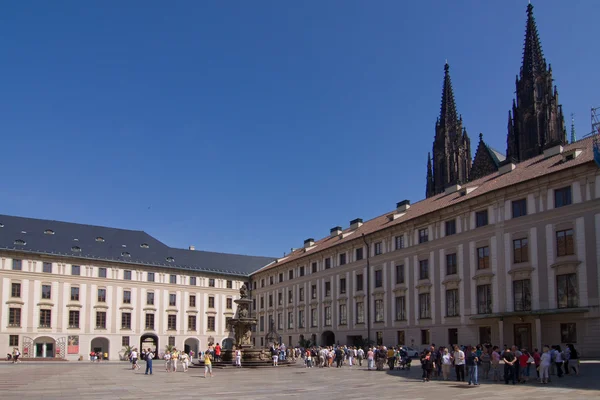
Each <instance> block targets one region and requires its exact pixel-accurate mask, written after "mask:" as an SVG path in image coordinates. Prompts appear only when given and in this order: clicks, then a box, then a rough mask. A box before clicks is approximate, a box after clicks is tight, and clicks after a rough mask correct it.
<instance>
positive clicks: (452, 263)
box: [446, 253, 457, 275]
mask: <svg viewBox="0 0 600 400" xmlns="http://www.w3.org/2000/svg"><path fill="white" fill-rule="evenodd" d="M456 273H457V263H456V253H452V254H446V275H456Z"/></svg>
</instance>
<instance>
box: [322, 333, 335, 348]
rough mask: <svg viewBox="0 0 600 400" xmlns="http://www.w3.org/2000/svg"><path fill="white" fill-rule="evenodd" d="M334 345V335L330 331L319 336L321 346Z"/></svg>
mask: <svg viewBox="0 0 600 400" xmlns="http://www.w3.org/2000/svg"><path fill="white" fill-rule="evenodd" d="M334 344H335V334H334V333H333V332H331V331H325V332H323V333H322V334H321V346H333V345H334Z"/></svg>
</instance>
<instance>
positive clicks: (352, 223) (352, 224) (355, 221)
mask: <svg viewBox="0 0 600 400" xmlns="http://www.w3.org/2000/svg"><path fill="white" fill-rule="evenodd" d="M362 224H363V220H362V218H356V219H353V220H352V221H350V229H352V230H355V229H358V228H360V227H361V226H362Z"/></svg>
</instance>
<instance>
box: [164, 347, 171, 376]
mask: <svg viewBox="0 0 600 400" xmlns="http://www.w3.org/2000/svg"><path fill="white" fill-rule="evenodd" d="M164 359H165V371H167V372H171V353H169V352H168V351H167V352H166V353H165V356H164Z"/></svg>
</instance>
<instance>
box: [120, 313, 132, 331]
mask: <svg viewBox="0 0 600 400" xmlns="http://www.w3.org/2000/svg"><path fill="white" fill-rule="evenodd" d="M121 329H131V313H128V312H124V313H121Z"/></svg>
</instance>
